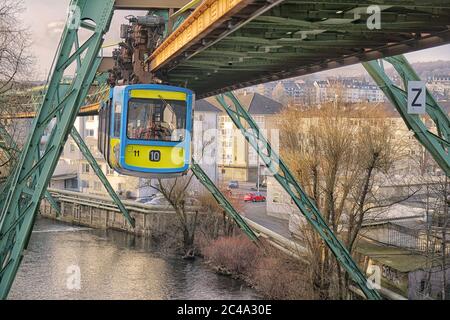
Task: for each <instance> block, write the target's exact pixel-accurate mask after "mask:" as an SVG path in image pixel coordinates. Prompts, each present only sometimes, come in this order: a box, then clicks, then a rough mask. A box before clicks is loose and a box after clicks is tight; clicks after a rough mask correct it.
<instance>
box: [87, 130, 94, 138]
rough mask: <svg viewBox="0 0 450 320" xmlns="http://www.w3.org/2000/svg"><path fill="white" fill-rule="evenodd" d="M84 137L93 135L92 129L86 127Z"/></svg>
mask: <svg viewBox="0 0 450 320" xmlns="http://www.w3.org/2000/svg"><path fill="white" fill-rule="evenodd" d="M85 133H86V137H93V136H94V135H95V132H94V129H86V131H85Z"/></svg>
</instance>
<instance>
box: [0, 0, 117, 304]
mask: <svg viewBox="0 0 450 320" xmlns="http://www.w3.org/2000/svg"><path fill="white" fill-rule="evenodd" d="M113 6H114V0H72V1H71V8H79V11H78V12H76V14H73V15H72V16H71V17H69V18H70V19H69V20H68V23H67V24H66V27H65V29H64V32H63V34H62V38H61V42H60V44H59V46H58V50H57V53H56V56H55V61H54V68H52V70H53V71H52V75H51V77H50V79H49V83H48V90H47V92H46V94H45V98H44V100H43V102H42V105H41V106H40V108H39V109H38V112H37V115H36V117H35V119H34V121H33V125H32V126H31V128H30V135H29V137H28V140H27V142H26V143H25V145H24V148H23V150H22V153H21V156H20V159H19V161H18V164H17V165H16V167H15V169H14V170H13V172H12V174H11V179H10V180H9V182H8V185H7V186H6V188H5V189H4V190H5V193H6V197H5V198H4V200H2V203H1V204H0V208H1V212H0V298H2V299H5V298H6V297H7V295H8V292H9V290H10V288H11V285H12V283H13V280H14V277H15V275H16V273H17V270H18V268H19V265H20V262H21V260H22V258H23V250H24V249H26V248H27V245H28V241H29V239H30V236H31V232H32V228H33V223H34V220H35V217H36V214H37V212H38V208H39V203H40V200H41V198H42V196H43V195H44V192H45V190H46V188H47V185H48V183H49V181H50V178H51V176H52V174H53V172H54V170H55V167H56V165H57V163H58V159H59V156H60V154H61V151H62V148H63V146H64V144H65V142H66V141H67V138H68V136H69V134H70V131H71V130H72V127H73V124H74V122H75V119H76V117H77V114H78V112H79V109H80V106H81V104H82V103H83V102H84V100H85V97H86V95H87V91H88V89H89V86H90V85H91V83H92V81H93V80H94V76H95V71H96V70H97V67H98V65H99V64H100V61H101V60H100V58H99V57H98V53H99V52H100V48H101V46H102V43H103V41H104V35H105V33H106V32H107V31H108V29H109V26H110V23H111V18H112V14H113ZM77 17H79V18H80V20H81V24H80V25H77V22H78V21H77V20H78V19H76V18H77ZM73 18H75V19H73ZM86 21H89V25H87V24H86V23H83V22H86ZM81 29H85V30H84V31H85V32H86V33H88V34H89V35H90V36H89V38H88V40H87V41H86V42H85V43H84V44H82V45H81V46H79V45H78V33H79V31H82V30H81ZM76 56H79V57H80V59H74V58H75V57H76ZM68 61H79V65H78V66H77V69H76V72H75V74H74V77H73V79H72V81H71V83H70V86H69V88H68V90H67V93H66V94H65V95H64V96H63V97H58V92H59V88H60V86H61V82H62V80H63V76H64V75H65V74H67V73H69V72H70V70H72V69H71V65H69V64H68V63H67V62H68ZM55 118H56V121H55V125H54V127H53V128H52V129H50V130H51V133H50V135H49V139H48V143H47V145H46V147H45V149H44V150H42V153H41V152H39V145H40V142H41V140H42V138H43V137H44V136H47V134H46V133H47V130H48V129H49V128H50V127H49V124H50V122H51V121H52V120H53V119H55Z"/></svg>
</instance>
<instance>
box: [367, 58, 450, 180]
mask: <svg viewBox="0 0 450 320" xmlns="http://www.w3.org/2000/svg"><path fill="white" fill-rule="evenodd" d="M384 60H386V61H387V62H389V63H390V64H392V66H393V67H394V68H395V70H396V71H397V73H398V74H399V75H400V77H401V79H402V81H403V86H404V88H405V89H402V88H400V87H398V86H397V85H395V84H394V82H393V81H392V80H391V79H390V78H389V76H388V75H387V74H386V72H385V70H384V67H383V65H382V64H381V63H380V62H378V61H370V62H364V63H363V66H364V67H365V68H366V70H367V72H368V73H369V74H370V76H371V77H372V79H373V80H374V81H375V82H376V83H377V85H378V86H379V87H380V89H381V90H382V91H383V92H384V94H385V95H386V96H387V97H388V99H389V101H391V103H392V104H393V105H394V107H395V108H396V109H397V111H398V112H399V113H400V115H401V117H402V118H403V120H404V121H405V124H406V126H407V127H408V129H409V130H411V131H412V132H413V133H414V136H415V137H416V139H417V140H418V141H419V142H420V143H421V144H422V145H423V146H424V147H425V149H427V150H428V152H430V154H431V156H432V157H433V158H434V160H435V161H436V162H437V163H438V165H439V166H440V167H441V168H442V170H444V172H445V174H446V175H447V176H450V155H449V146H450V118H449V116H448V114H447V113H446V112H445V111H444V110H443V109H442V108H441V107H440V106H439V104H438V103H437V101H436V100H435V99H434V98H433V96H432V94H431V93H430V92H429V91H428V90H427V95H426V113H427V115H428V116H429V117H430V119H431V120H432V121H433V122H434V125H435V126H436V129H437V130H436V131H437V134H434V133H433V132H431V131H429V130H428V128H427V126H426V124H425V123H424V121H423V120H422V119H421V117H420V116H419V115H417V114H409V113H408V93H407V91H405V90H407V88H408V81H419V80H420V77H419V76H418V75H417V73H416V72H415V71H414V69H413V68H412V66H411V65H410V64H409V63H408V60H407V59H406V58H405V57H404V56H403V55H400V56H395V57H389V58H385V59H384Z"/></svg>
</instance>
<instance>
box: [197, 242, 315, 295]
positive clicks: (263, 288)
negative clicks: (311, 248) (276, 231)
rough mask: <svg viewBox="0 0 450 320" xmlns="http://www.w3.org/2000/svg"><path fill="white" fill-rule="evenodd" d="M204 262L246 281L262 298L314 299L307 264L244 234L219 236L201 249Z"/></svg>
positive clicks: (219, 271) (216, 269)
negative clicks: (255, 242) (255, 241)
mask: <svg viewBox="0 0 450 320" xmlns="http://www.w3.org/2000/svg"><path fill="white" fill-rule="evenodd" d="M202 253H203V255H204V257H205V259H206V261H207V263H208V264H209V265H210V266H211V267H212V268H213V269H214V270H215V271H216V272H217V273H219V274H224V275H227V276H230V277H232V278H234V279H240V280H243V281H245V282H246V283H247V284H248V285H249V286H251V287H253V288H255V290H257V292H259V294H261V295H262V296H263V297H264V298H265V299H272V300H298V299H303V300H304V299H313V298H314V297H313V296H312V295H311V290H310V289H309V288H307V287H306V286H307V283H309V281H308V279H307V277H308V266H307V265H305V264H303V263H301V262H300V261H299V260H297V259H294V258H292V257H289V256H287V255H285V254H283V253H281V252H280V251H279V250H276V249H274V248H273V247H272V246H270V245H268V244H267V243H265V242H264V241H263V240H262V242H261V243H260V244H259V245H258V246H256V245H255V244H254V243H252V242H251V241H250V240H249V239H248V238H247V237H246V236H245V235H238V236H233V237H221V238H219V239H217V240H214V241H212V242H210V243H209V244H207V245H206V246H204V247H203V248H202Z"/></svg>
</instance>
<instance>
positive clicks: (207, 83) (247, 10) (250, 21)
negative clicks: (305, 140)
mask: <svg viewBox="0 0 450 320" xmlns="http://www.w3.org/2000/svg"><path fill="white" fill-rule="evenodd" d="M371 6H375V7H371ZM374 8H375V9H374ZM371 10H380V12H379V22H380V25H379V29H378V28H374V26H373V25H371V22H372V21H373V20H372V19H376V18H377V17H376V13H372V12H375V11H371ZM368 12H369V13H368ZM374 15H375V16H374ZM449 21H450V2H449V1H432V0H425V1H422V0H403V1H394V0H381V1H374V0H372V1H370V0H364V1H350V0H348V1H325V0H317V1H305V0H285V1H280V0H273V1H265V0H253V1H249V0H233V1H223V0H205V1H203V3H202V4H201V5H199V6H198V7H197V9H196V10H195V11H194V12H193V13H192V14H191V15H190V16H189V17H188V18H187V19H186V20H185V21H184V23H183V24H182V25H180V27H178V29H177V30H175V31H174V32H173V33H172V34H171V35H170V36H169V37H168V38H167V39H165V41H164V42H163V43H162V44H161V45H160V46H159V47H158V48H157V50H156V51H155V52H154V53H153V54H152V55H151V56H150V58H149V60H150V66H151V71H152V72H155V73H156V74H157V75H158V77H159V78H161V79H162V80H163V81H166V82H168V83H171V84H173V85H180V86H187V87H189V88H190V89H191V90H193V91H194V92H196V94H197V96H198V97H199V98H204V97H207V96H212V95H215V94H218V93H223V92H227V91H231V90H235V89H239V88H244V87H248V86H252V85H256V84H260V83H264V82H270V81H275V80H280V79H284V78H289V77H294V76H301V75H305V74H311V73H315V72H318V71H322V70H327V69H332V68H337V67H342V66H346V65H351V64H355V63H359V62H363V61H370V60H375V59H380V58H384V57H388V56H393V55H399V54H403V53H407V52H411V51H417V50H421V49H425V48H430V47H433V46H438V45H442V44H445V43H449V42H450V30H449ZM370 28H372V29H370Z"/></svg>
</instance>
